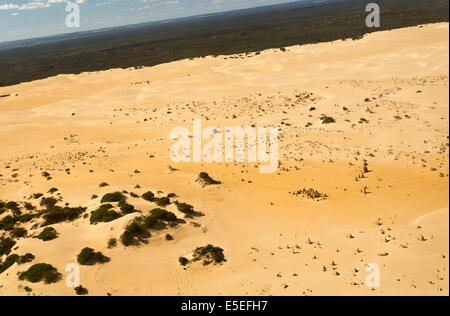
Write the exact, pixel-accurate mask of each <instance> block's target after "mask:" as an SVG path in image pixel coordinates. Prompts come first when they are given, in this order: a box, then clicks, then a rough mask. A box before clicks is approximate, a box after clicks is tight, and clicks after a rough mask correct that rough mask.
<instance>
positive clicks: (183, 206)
mask: <svg viewBox="0 0 450 316" xmlns="http://www.w3.org/2000/svg"><path fill="white" fill-rule="evenodd" d="M175 205H176V206H177V209H178V210H179V211H180V212H181V213H184V214H187V215H192V214H194V213H195V211H194V207H193V206H192V205H190V204H187V203H180V202H178V201H175Z"/></svg>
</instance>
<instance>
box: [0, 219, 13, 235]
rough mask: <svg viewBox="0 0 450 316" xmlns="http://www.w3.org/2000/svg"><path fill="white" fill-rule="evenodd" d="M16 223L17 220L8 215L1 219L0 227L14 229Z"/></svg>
mask: <svg viewBox="0 0 450 316" xmlns="http://www.w3.org/2000/svg"><path fill="white" fill-rule="evenodd" d="M15 224H16V220H15V219H14V217H12V216H11V215H7V216H5V217H3V218H2V219H1V220H0V229H3V230H6V231H8V230H12V229H13V228H14V225H15Z"/></svg>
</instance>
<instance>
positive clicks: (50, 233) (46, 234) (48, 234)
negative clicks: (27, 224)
mask: <svg viewBox="0 0 450 316" xmlns="http://www.w3.org/2000/svg"><path fill="white" fill-rule="evenodd" d="M57 237H58V233H57V232H56V230H55V229H54V228H53V227H46V228H44V230H43V231H42V232H41V233H40V234H39V235H37V236H36V238H37V239H40V240H43V241H49V240H53V239H56V238H57Z"/></svg>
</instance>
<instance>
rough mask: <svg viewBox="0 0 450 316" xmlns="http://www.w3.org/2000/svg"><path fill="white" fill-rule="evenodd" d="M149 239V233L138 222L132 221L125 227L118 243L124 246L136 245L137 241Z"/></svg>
mask: <svg viewBox="0 0 450 316" xmlns="http://www.w3.org/2000/svg"><path fill="white" fill-rule="evenodd" d="M148 237H150V233H149V232H148V231H147V230H145V229H144V228H143V227H142V226H141V225H140V224H139V223H138V222H136V221H133V222H131V223H130V224H128V225H127V227H125V231H124V233H123V234H122V235H121V236H120V241H121V242H122V244H123V245H124V246H126V247H127V246H131V245H136V244H138V243H139V240H142V239H145V238H148Z"/></svg>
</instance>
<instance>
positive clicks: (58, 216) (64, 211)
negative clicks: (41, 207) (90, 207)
mask: <svg viewBox="0 0 450 316" xmlns="http://www.w3.org/2000/svg"><path fill="white" fill-rule="evenodd" d="M85 211H86V208H85V207H67V206H66V207H60V206H53V207H51V208H50V209H47V211H44V212H43V214H44V215H43V219H44V224H43V226H48V225H53V224H57V223H61V222H66V221H74V220H76V219H78V218H79V217H80V216H81V214H82V213H84V212H85Z"/></svg>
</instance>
